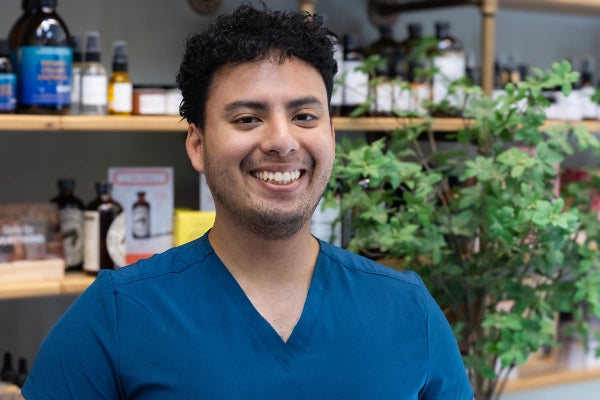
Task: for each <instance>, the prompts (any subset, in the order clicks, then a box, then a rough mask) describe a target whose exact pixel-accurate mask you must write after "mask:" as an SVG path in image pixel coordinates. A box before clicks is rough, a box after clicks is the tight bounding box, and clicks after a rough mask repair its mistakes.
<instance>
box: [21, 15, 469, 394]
mask: <svg viewBox="0 0 600 400" xmlns="http://www.w3.org/2000/svg"><path fill="white" fill-rule="evenodd" d="M336 68H337V67H336V64H335V61H334V60H333V54H332V46H331V43H330V42H329V40H328V38H327V36H326V32H325V30H324V28H323V27H322V26H321V24H320V20H319V19H318V18H315V17H311V16H310V15H305V14H300V13H281V12H273V11H267V10H257V9H254V8H253V7H251V6H247V5H243V6H240V7H239V8H238V9H237V10H236V11H235V12H234V13H233V14H232V15H229V16H221V17H219V18H217V20H216V22H215V23H214V24H213V25H211V26H210V27H209V29H208V30H207V31H206V32H204V33H202V34H199V35H196V36H193V37H191V38H190V39H189V40H188V43H187V49H186V53H185V56H184V59H183V62H182V64H181V68H180V71H179V75H178V81H179V85H180V88H181V91H182V94H183V99H184V100H183V102H182V105H181V114H182V116H183V117H184V118H186V119H187V121H188V122H189V129H188V136H187V140H186V149H187V152H188V155H189V157H190V160H191V162H192V164H193V166H194V168H195V169H196V170H198V171H199V172H202V173H204V174H205V175H206V180H207V182H208V185H209V187H210V189H211V191H212V194H213V197H214V199H215V205H216V219H215V223H214V227H213V228H212V229H211V230H210V231H209V233H208V234H207V235H205V236H203V237H201V238H199V239H197V240H195V241H193V242H191V243H189V244H186V245H183V246H180V247H178V248H175V249H172V250H170V251H167V252H166V253H164V254H161V255H157V256H154V257H152V258H150V259H148V260H143V261H140V262H138V263H136V264H134V265H132V266H128V267H126V268H122V269H121V270H119V271H102V272H101V273H100V274H99V275H98V278H97V279H96V281H95V282H94V283H93V284H92V285H91V286H90V288H89V289H88V290H86V291H85V292H84V293H83V294H82V295H81V296H80V297H79V299H78V300H77V301H76V302H75V303H74V304H73V306H72V307H71V308H70V309H69V310H68V311H67V312H66V313H65V315H64V316H63V317H62V318H61V319H60V321H59V322H58V323H57V325H56V326H55V327H54V328H53V330H52V331H51V332H50V334H49V335H48V337H47V338H46V339H45V341H44V343H43V344H42V346H41V349H40V352H39V354H38V356H37V359H36V362H35V364H34V366H33V368H32V371H31V373H30V376H29V378H28V380H27V382H26V384H25V386H24V388H23V395H24V396H25V397H26V398H27V399H28V400H36V399H50V398H53V399H86V400H87V399H137V398H143V399H250V398H251V399H342V398H343V399H453V400H467V399H468V400H471V399H472V397H473V394H472V391H471V388H470V385H469V382H468V379H467V377H466V373H465V369H464V366H463V363H462V360H461V357H460V354H459V352H458V348H457V344H456V341H455V339H454V337H453V335H452V332H451V330H450V327H449V325H448V323H447V322H446V320H445V318H444V316H443V314H442V313H441V311H440V309H439V308H438V307H437V305H436V304H435V302H434V301H433V299H432V298H431V296H430V295H429V294H428V292H427V290H426V289H425V287H424V285H423V283H422V282H421V280H420V279H419V278H418V277H417V276H416V275H415V274H414V273H399V272H397V271H393V270H390V269H387V268H385V267H382V266H380V265H378V264H376V263H374V262H372V261H369V260H367V259H365V258H362V257H359V256H357V255H354V254H351V253H348V252H346V251H344V250H341V249H339V248H336V247H333V246H331V245H329V244H327V243H325V242H320V241H318V240H317V239H315V238H314V237H313V236H312V235H311V233H310V219H311V215H312V213H313V211H314V209H315V207H316V205H317V202H318V200H319V199H320V197H321V195H322V193H323V191H324V189H325V186H326V184H327V182H328V180H329V176H330V173H331V168H332V163H333V159H334V150H335V135H334V130H333V126H332V122H331V118H330V116H329V111H328V104H329V99H330V96H331V91H332V86H333V75H334V73H335V72H336Z"/></svg>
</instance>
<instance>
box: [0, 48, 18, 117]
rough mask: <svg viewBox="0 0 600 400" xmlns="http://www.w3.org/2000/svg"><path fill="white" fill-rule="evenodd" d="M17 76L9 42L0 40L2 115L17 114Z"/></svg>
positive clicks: (0, 102) (0, 107)
mask: <svg viewBox="0 0 600 400" xmlns="http://www.w3.org/2000/svg"><path fill="white" fill-rule="evenodd" d="M16 96H17V75H16V74H15V72H14V70H13V65H12V63H11V61H10V56H9V53H8V41H7V40H5V39H0V114H8V113H13V112H15V109H16V107H17V97H16Z"/></svg>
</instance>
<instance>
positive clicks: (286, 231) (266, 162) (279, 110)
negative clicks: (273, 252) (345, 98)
mask: <svg viewBox="0 0 600 400" xmlns="http://www.w3.org/2000/svg"><path fill="white" fill-rule="evenodd" d="M194 138H196V139H197V140H194ZM186 146H187V149H188V154H189V155H190V158H191V160H192V163H193V165H194V167H195V168H196V169H197V170H198V171H200V172H203V173H204V174H205V175H206V181H207V183H208V185H209V187H210V189H211V192H212V194H213V197H214V199H215V205H216V209H217V221H222V220H224V219H226V220H228V223H233V224H237V225H239V226H240V227H243V228H244V229H247V230H249V231H251V232H253V233H254V234H257V235H259V236H261V237H263V238H266V239H271V240H278V239H286V238H289V237H291V236H292V235H294V234H295V233H297V232H298V231H299V230H300V229H301V228H302V227H303V226H305V224H306V223H307V222H309V221H310V218H311V216H312V213H313V211H314V208H315V206H316V204H317V202H318V201H319V198H320V197H321V195H322V193H323V190H324V189H325V186H326V185H327V182H328V180H329V176H330V174H331V168H332V164H333V159H334V156H335V135H334V131H333V128H332V125H331V121H330V117H329V110H328V105H327V93H326V91H325V84H324V82H323V79H322V78H321V75H320V74H319V73H318V72H317V70H315V69H314V68H313V67H312V66H310V65H309V64H307V63H305V62H304V61H301V60H298V59H295V58H292V59H289V60H286V61H285V62H283V63H279V62H277V60H274V59H271V58H267V59H266V60H263V61H258V62H252V63H245V64H242V65H239V66H225V67H222V68H220V69H218V70H217V71H216V72H215V75H214V78H213V83H212V85H211V87H210V89H209V95H208V98H207V102H206V120H205V126H204V130H203V131H200V130H198V129H197V128H196V127H195V126H192V127H191V128H190V133H189V134H188V140H187V142H186Z"/></svg>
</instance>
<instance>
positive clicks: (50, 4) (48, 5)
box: [40, 0, 58, 8]
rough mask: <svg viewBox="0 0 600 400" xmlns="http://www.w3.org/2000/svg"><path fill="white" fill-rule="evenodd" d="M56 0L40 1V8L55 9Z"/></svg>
mask: <svg viewBox="0 0 600 400" xmlns="http://www.w3.org/2000/svg"><path fill="white" fill-rule="evenodd" d="M57 2H58V0H40V6H41V7H46V8H56V3H57Z"/></svg>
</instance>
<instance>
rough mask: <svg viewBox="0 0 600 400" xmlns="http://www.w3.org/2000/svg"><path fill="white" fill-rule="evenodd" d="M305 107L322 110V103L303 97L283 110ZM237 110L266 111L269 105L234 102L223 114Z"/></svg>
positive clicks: (293, 101) (286, 104)
mask: <svg viewBox="0 0 600 400" xmlns="http://www.w3.org/2000/svg"><path fill="white" fill-rule="evenodd" d="M307 105H310V106H313V107H315V108H318V109H322V108H323V102H322V101H321V100H319V99H318V98H317V97H315V96H304V97H300V98H297V99H293V100H290V101H288V102H287V103H285V108H286V110H293V109H297V108H301V107H303V106H307ZM239 108H249V109H253V110H257V111H266V110H268V109H269V105H268V104H267V103H266V102H262V101H255V100H236V101H232V102H231V103H229V104H227V105H226V106H225V108H224V109H223V113H225V114H227V113H231V112H233V111H235V110H237V109H239Z"/></svg>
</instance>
